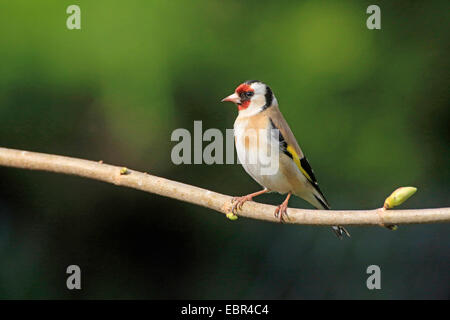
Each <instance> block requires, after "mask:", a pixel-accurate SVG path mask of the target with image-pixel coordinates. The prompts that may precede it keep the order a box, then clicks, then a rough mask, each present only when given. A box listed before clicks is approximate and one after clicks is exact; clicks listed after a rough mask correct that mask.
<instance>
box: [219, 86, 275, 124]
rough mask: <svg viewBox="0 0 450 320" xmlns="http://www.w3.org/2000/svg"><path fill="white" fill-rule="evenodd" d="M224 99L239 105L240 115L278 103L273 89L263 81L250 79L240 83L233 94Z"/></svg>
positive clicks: (256, 111) (257, 111) (253, 112)
mask: <svg viewBox="0 0 450 320" xmlns="http://www.w3.org/2000/svg"><path fill="white" fill-rule="evenodd" d="M224 101H230V102H233V103H235V104H236V105H237V106H238V109H239V114H240V115H246V116H250V115H254V114H257V113H259V112H261V111H263V110H265V109H267V108H270V107H271V106H273V105H277V104H278V103H277V99H276V98H275V96H274V94H273V92H272V90H271V89H270V88H269V86H268V85H266V84H265V83H263V82H261V81H257V80H249V81H245V82H244V83H242V84H240V85H239V86H238V87H237V88H236V90H235V91H234V93H233V94H232V95H229V96H228V97H226V98H225V99H223V100H222V102H224Z"/></svg>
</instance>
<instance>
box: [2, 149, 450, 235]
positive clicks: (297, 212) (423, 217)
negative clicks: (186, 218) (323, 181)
mask: <svg viewBox="0 0 450 320" xmlns="http://www.w3.org/2000/svg"><path fill="white" fill-rule="evenodd" d="M0 165H2V166H7V167H15V168H22V169H30V170H42V171H50V172H57V173H63V174H70V175H76V176H80V177H85V178H89V179H94V180H100V181H104V182H108V183H112V184H115V185H118V186H124V187H129V188H134V189H137V190H142V191H146V192H149V193H155V194H159V195H161V196H164V197H169V198H172V199H177V200H181V201H185V202H189V203H193V204H196V205H200V206H203V207H206V208H210V209H213V210H216V211H218V212H221V213H224V214H228V213H230V209H231V199H232V197H230V196H227V195H223V194H220V193H216V192H213V191H209V190H206V189H202V188H198V187H194V186H191V185H188V184H184V183H180V182H176V181H172V180H168V179H164V178H161V177H157V176H153V175H150V174H147V173H142V172H138V171H134V170H128V169H125V168H123V167H117V166H112V165H108V164H104V163H102V162H95V161H88V160H83V159H77V158H70V157H63V156H57V155H51V154H44V153H36V152H29V151H21V150H14V149H6V148H0ZM275 208H276V207H275V206H271V205H266V204H260V203H256V202H252V201H249V202H246V203H245V204H244V206H243V208H242V210H240V211H239V212H238V215H239V216H243V217H247V218H253V219H259V220H266V221H272V222H278V219H276V218H275V217H274V214H273V213H274V210H275ZM288 214H289V219H286V223H293V224H303V225H381V226H384V225H394V224H411V223H438V222H450V208H436V209H415V210H385V209H383V208H379V209H374V210H307V209H294V208H289V209H288Z"/></svg>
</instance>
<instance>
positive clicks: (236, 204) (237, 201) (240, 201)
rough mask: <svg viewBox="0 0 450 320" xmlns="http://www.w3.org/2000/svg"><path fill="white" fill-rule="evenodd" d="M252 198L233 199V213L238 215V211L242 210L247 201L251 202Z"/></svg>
mask: <svg viewBox="0 0 450 320" xmlns="http://www.w3.org/2000/svg"><path fill="white" fill-rule="evenodd" d="M252 198H253V195H246V196H243V197H233V199H231V203H232V204H233V206H232V207H231V212H232V213H234V214H237V211H238V210H241V209H242V206H243V205H244V203H245V202H247V201H251V200H252Z"/></svg>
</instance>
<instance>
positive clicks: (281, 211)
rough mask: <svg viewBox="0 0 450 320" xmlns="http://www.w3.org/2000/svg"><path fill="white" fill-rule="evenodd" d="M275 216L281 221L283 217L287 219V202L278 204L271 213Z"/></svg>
mask: <svg viewBox="0 0 450 320" xmlns="http://www.w3.org/2000/svg"><path fill="white" fill-rule="evenodd" d="M273 215H274V216H275V218H277V219H279V220H280V222H281V223H283V222H284V221H285V218H287V219H289V216H288V213H287V204H284V203H283V204H280V205H279V206H278V207H277V208H276V209H275V212H274V213H273Z"/></svg>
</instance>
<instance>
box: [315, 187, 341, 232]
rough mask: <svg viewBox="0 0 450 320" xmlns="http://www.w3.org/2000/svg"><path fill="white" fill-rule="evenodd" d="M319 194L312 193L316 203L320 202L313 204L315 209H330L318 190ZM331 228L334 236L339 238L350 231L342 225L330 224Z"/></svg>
mask: <svg viewBox="0 0 450 320" xmlns="http://www.w3.org/2000/svg"><path fill="white" fill-rule="evenodd" d="M319 195H320V196H317V195H314V198H315V199H316V200H317V203H318V204H320V206H319V205H317V204H314V206H315V207H316V208H317V209H325V210H330V205H329V204H328V202H327V200H326V199H325V197H324V196H323V194H322V192H320V193H319ZM332 228H333V232H334V233H335V234H336V236H337V237H338V238H339V239H342V238H343V236H344V235H346V236H347V237H350V233H349V232H348V231H347V229H345V228H344V227H342V226H332Z"/></svg>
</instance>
